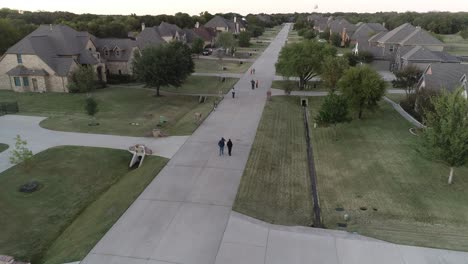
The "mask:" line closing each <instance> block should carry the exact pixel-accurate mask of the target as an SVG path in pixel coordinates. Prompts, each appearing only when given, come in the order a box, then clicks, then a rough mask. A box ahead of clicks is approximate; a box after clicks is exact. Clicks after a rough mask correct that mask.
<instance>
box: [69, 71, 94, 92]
mask: <svg viewBox="0 0 468 264" xmlns="http://www.w3.org/2000/svg"><path fill="white" fill-rule="evenodd" d="M96 83H97V78H96V73H95V72H94V68H93V67H89V66H79V67H78V69H76V70H75V71H73V72H72V73H71V76H70V83H69V84H68V89H69V90H70V92H71V93H87V92H90V91H92V90H94V89H96Z"/></svg>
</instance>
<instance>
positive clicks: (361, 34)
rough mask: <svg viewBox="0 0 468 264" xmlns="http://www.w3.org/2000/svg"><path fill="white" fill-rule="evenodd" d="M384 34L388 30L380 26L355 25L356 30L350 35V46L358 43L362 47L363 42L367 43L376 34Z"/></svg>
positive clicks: (361, 23)
mask: <svg viewBox="0 0 468 264" xmlns="http://www.w3.org/2000/svg"><path fill="white" fill-rule="evenodd" d="M386 32H388V30H387V29H386V28H385V27H384V25H382V24H379V23H363V22H359V23H358V24H356V30H355V31H354V33H353V35H351V44H352V45H355V44H356V43H360V45H363V44H364V42H369V39H370V38H371V37H373V36H375V35H376V34H378V33H386Z"/></svg>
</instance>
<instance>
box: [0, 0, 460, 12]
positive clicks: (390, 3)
mask: <svg viewBox="0 0 468 264" xmlns="http://www.w3.org/2000/svg"><path fill="white" fill-rule="evenodd" d="M1 2H3V3H0V7H8V8H12V9H19V10H29V11H37V10H45V11H69V12H73V13H78V14H81V13H93V14H124V15H126V14H130V13H136V14H137V15H147V14H149V15H157V14H169V15H172V14H174V13H176V12H185V13H189V14H191V15H194V14H198V13H200V12H202V11H209V12H210V13H218V12H222V13H224V12H231V11H232V12H237V13H240V14H242V15H246V14H248V13H289V12H313V11H316V12H317V11H318V12H337V11H342V12H377V11H398V12H405V11H418V12H427V11H451V12H458V11H468V1H467V0H443V1H440V0H439V1H435V0H425V1H423V0H382V1H378V0H313V1H307V0H286V1H284V0H256V1H253V0H229V1H228V0H172V1H167V0H130V1H129V0H113V1H104V0H45V1H37V0H16V1H12V0H10V1H8V0H1ZM316 5H317V6H318V9H314V7H315V6H316Z"/></svg>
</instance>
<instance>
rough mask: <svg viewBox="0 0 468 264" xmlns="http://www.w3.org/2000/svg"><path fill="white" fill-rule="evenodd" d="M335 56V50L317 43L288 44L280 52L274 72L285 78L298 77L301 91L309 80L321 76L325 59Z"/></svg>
mask: <svg viewBox="0 0 468 264" xmlns="http://www.w3.org/2000/svg"><path fill="white" fill-rule="evenodd" d="M335 55H336V49H335V48H333V47H332V46H330V45H328V44H325V43H319V42H317V41H312V40H304V41H301V42H297V43H292V44H288V45H286V46H285V47H284V48H283V49H282V50H281V53H280V56H279V58H278V62H277V63H276V71H277V72H278V73H279V74H281V75H283V76H286V77H298V78H299V88H300V89H301V90H303V89H304V87H305V85H306V83H307V82H308V81H309V80H311V79H312V78H314V77H316V76H319V75H320V74H321V71H322V63H323V61H324V60H325V58H327V57H329V56H335Z"/></svg>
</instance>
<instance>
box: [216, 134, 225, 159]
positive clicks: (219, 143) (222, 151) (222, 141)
mask: <svg viewBox="0 0 468 264" xmlns="http://www.w3.org/2000/svg"><path fill="white" fill-rule="evenodd" d="M224 142H226V140H225V139H224V138H221V140H220V141H219V142H218V147H219V155H220V156H223V155H224Z"/></svg>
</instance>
